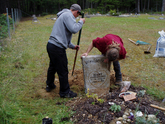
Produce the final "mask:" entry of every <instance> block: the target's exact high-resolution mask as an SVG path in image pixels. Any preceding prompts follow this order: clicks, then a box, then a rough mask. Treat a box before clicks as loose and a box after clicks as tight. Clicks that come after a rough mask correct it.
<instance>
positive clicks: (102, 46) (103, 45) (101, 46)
mask: <svg viewBox="0 0 165 124" xmlns="http://www.w3.org/2000/svg"><path fill="white" fill-rule="evenodd" d="M112 41H114V42H116V43H118V44H120V52H119V56H120V59H124V58H125V57H126V53H127V52H126V50H125V48H124V44H123V41H122V39H121V38H120V37H119V36H117V35H114V34H107V35H105V36H104V37H103V38H100V37H97V38H96V39H94V40H93V46H94V47H96V48H97V49H98V50H99V51H100V52H101V53H102V54H104V55H105V54H106V52H107V46H108V45H111V44H112Z"/></svg>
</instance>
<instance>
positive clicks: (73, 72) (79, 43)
mask: <svg viewBox="0 0 165 124" xmlns="http://www.w3.org/2000/svg"><path fill="white" fill-rule="evenodd" d="M82 18H84V13H82ZM81 30H82V28H81V29H80V31H79V36H78V42H77V45H79V44H80V37H81ZM77 53H78V49H76V54H75V58H74V64H73V69H72V75H73V73H74V68H75V64H76V58H77Z"/></svg>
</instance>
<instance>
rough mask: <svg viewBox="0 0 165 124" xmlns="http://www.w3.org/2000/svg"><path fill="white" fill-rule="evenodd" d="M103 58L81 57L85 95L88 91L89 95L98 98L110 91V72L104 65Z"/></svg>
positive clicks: (101, 56) (99, 56)
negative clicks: (95, 95) (94, 95)
mask: <svg viewBox="0 0 165 124" xmlns="http://www.w3.org/2000/svg"><path fill="white" fill-rule="evenodd" d="M104 59H105V56H103V55H89V56H87V57H85V56H83V57H82V66H83V74H84V87H85V93H87V90H88V89H89V94H92V93H94V94H97V95H98V96H100V95H103V94H107V93H108V92H109V89H110V71H109V70H108V68H107V66H108V64H107V63H104Z"/></svg>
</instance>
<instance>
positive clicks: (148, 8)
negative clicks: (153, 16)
mask: <svg viewBox="0 0 165 124" xmlns="http://www.w3.org/2000/svg"><path fill="white" fill-rule="evenodd" d="M149 8H150V0H148V9H147V10H148V11H149Z"/></svg>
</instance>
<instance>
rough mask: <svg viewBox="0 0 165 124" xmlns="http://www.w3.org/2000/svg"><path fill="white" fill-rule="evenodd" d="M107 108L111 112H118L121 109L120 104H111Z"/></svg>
mask: <svg viewBox="0 0 165 124" xmlns="http://www.w3.org/2000/svg"><path fill="white" fill-rule="evenodd" d="M109 109H110V110H111V111H113V112H119V111H121V106H120V105H116V104H113V105H112V106H111V107H110V108H109Z"/></svg>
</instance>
